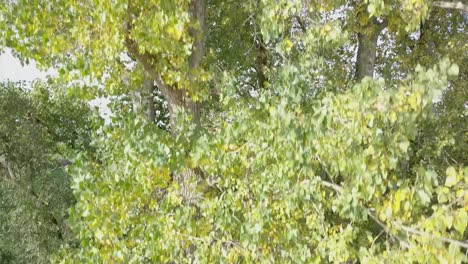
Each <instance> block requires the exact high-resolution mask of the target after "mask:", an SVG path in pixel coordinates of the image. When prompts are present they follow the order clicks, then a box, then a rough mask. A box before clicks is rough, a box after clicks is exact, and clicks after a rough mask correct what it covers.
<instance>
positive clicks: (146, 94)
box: [142, 79, 156, 123]
mask: <svg viewBox="0 0 468 264" xmlns="http://www.w3.org/2000/svg"><path fill="white" fill-rule="evenodd" d="M142 97H143V100H144V103H143V104H144V106H145V108H144V109H145V120H146V121H148V122H150V123H153V122H155V121H156V110H155V109H154V82H153V80H151V79H147V80H144V81H143V94H142Z"/></svg>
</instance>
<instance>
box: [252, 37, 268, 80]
mask: <svg viewBox="0 0 468 264" xmlns="http://www.w3.org/2000/svg"><path fill="white" fill-rule="evenodd" d="M255 47H256V51H257V54H256V56H255V71H256V73H257V82H258V83H257V87H258V88H259V89H262V88H263V87H265V82H266V81H267V77H266V75H265V70H266V67H267V63H268V61H267V50H266V48H265V42H264V41H263V36H262V34H260V33H258V34H257V39H256V40H255Z"/></svg>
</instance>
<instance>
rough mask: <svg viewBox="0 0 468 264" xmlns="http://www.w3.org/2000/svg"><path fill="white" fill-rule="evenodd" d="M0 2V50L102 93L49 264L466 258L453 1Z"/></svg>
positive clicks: (463, 14) (463, 65) (463, 54)
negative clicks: (104, 109)
mask: <svg viewBox="0 0 468 264" xmlns="http://www.w3.org/2000/svg"><path fill="white" fill-rule="evenodd" d="M2 2H3V3H5V5H3V6H2V7H0V36H2V38H0V47H2V46H1V45H3V46H5V47H9V48H12V49H13V50H14V52H15V54H16V55H17V57H18V58H20V59H22V60H24V61H28V60H30V59H34V60H36V61H37V62H38V63H39V65H41V66H43V67H58V68H59V72H60V77H59V79H60V81H68V82H72V83H74V87H78V89H71V94H75V95H76V94H77V95H81V96H83V97H85V98H90V97H91V98H92V97H94V96H103V95H104V96H111V97H112V100H113V103H112V104H111V106H110V108H111V110H112V112H113V117H112V119H111V120H108V122H106V123H105V124H103V123H102V122H100V121H97V122H95V124H102V126H101V127H100V129H99V130H96V131H95V132H93V134H92V135H91V139H90V142H86V143H81V142H80V143H79V146H76V145H73V147H72V148H73V149H77V150H80V152H79V154H78V155H77V158H76V162H75V163H74V164H73V166H71V167H70V170H69V171H70V173H71V175H72V179H71V181H70V186H71V188H72V189H73V192H74V197H75V199H76V202H75V203H74V204H73V205H72V207H71V209H70V215H69V219H68V221H69V226H70V228H71V230H72V232H73V236H74V239H70V240H64V241H62V242H61V245H62V247H61V249H60V250H59V251H57V252H55V254H54V255H53V256H52V255H50V256H51V257H52V260H53V261H54V262H58V263H218V262H219V263H329V262H330V263H381V262H385V263H386V262H392V263H393V262H396V263H439V262H441V263H462V262H467V261H468V258H467V255H468V231H467V230H468V229H467V226H468V170H467V167H465V165H466V159H467V158H466V154H465V152H466V149H467V142H466V136H467V131H468V129H467V122H466V114H467V96H466V85H467V74H468V72H467V69H468V65H467V63H468V60H467V53H468V46H467V45H468V44H467V43H468V41H467V40H468V34H467V33H466V23H467V21H468V14H467V13H468V7H467V6H466V5H465V4H463V3H461V2H458V3H455V2H444V1H429V0H414V1H405V0H391V1H383V0H368V1H367V0H366V1H346V0H334V1H314V0H312V1H290V0H279V1H278V0H275V1H273V0H249V1H231V0H151V1H143V0H133V1H132V0H130V1H128V0H126V1H85V2H76V1H69V0H58V1H41V0H36V1H25V0H18V1H6V0H3V1H2ZM26 18H28V19H29V20H28V22H27V23H24V21H22V20H23V19H26ZM75 80H80V81H82V82H78V84H77V82H74V81H75ZM20 97H21V96H20ZM20 97H19V98H20ZM129 99H131V100H129ZM12 100H13V99H12ZM67 102H68V101H67ZM13 105H16V104H13ZM44 105H45V104H44ZM52 105H53V104H52ZM70 105H72V104H71V103H70ZM45 108H47V107H45ZM40 109H42V108H40ZM67 109H69V108H64V110H63V111H64V113H63V114H64V115H65V116H67V115H68V113H69V111H68V110H67ZM11 111H12V110H7V111H5V113H7V112H11ZM52 112H53V111H52ZM71 112H73V111H71ZM74 113H76V112H74ZM0 114H1V113H0ZM48 115H50V114H47V115H46V117H45V118H48ZM51 116H53V115H51ZM78 116H82V115H78ZM73 117H76V116H75V115H73ZM51 120H53V118H52V117H51ZM51 122H54V121H51ZM87 126H89V124H86V125H85V124H83V123H82V122H81V121H80V122H78V123H68V124H64V126H63V127H62V126H61V125H59V124H57V123H53V124H52V127H58V128H61V129H63V131H60V133H58V134H60V135H63V138H54V139H53V140H50V141H41V144H45V146H44V147H41V148H45V149H47V147H50V145H54V144H52V143H51V142H63V141H64V139H69V137H68V135H69V131H80V129H84V131H88V130H87V129H85V128H86V127H87ZM11 127H14V125H6V126H5V128H6V129H11ZM68 129H70V130H68ZM31 136H32V135H25V137H27V138H28V137H31ZM7 138H8V139H9V140H10V137H7ZM80 138H82V137H81V136H80ZM83 138H86V137H83ZM18 140H20V141H21V139H18ZM73 142H74V141H73ZM88 143H89V144H88ZM18 146H19V148H18V150H15V151H14V152H12V153H21V152H22V151H23V149H25V151H27V152H28V153H30V152H31V153H32V150H28V149H26V148H23V147H20V145H18ZM34 149H37V148H34ZM28 160H32V159H31V158H28ZM34 164H35V163H34ZM68 205H69V203H67V206H68ZM16 206H17V207H18V206H19V205H16ZM60 208H66V206H65V207H60ZM45 210H47V209H45ZM0 217H1V215H0ZM26 236H27V235H23V237H26ZM47 241H49V242H50V241H52V240H51V239H48V240H47ZM54 243H55V242H54ZM7 244H9V246H10V247H11V246H13V247H14V244H15V242H13V241H10V242H7ZM3 247H5V246H3ZM54 247H55V248H56V247H57V246H54ZM1 248H2V244H0V249H1ZM7 248H8V247H7Z"/></svg>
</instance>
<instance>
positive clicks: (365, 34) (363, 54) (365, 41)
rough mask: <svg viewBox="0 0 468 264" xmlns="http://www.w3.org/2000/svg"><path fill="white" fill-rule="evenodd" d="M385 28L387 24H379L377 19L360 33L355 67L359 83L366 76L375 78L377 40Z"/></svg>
mask: <svg viewBox="0 0 468 264" xmlns="http://www.w3.org/2000/svg"><path fill="white" fill-rule="evenodd" d="M385 27H386V22H381V23H379V22H377V20H376V19H372V20H371V22H370V24H369V25H368V26H367V27H366V28H365V29H364V30H362V31H361V32H358V40H359V44H358V52H357V58H356V66H355V69H356V74H355V79H356V80H358V81H359V80H361V79H362V78H364V77H366V76H368V77H371V78H373V77H374V69H375V59H376V57H377V40H378V38H379V35H380V33H381V32H382V30H383V29H384V28H385Z"/></svg>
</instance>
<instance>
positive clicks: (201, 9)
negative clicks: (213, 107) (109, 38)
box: [125, 0, 206, 133]
mask: <svg viewBox="0 0 468 264" xmlns="http://www.w3.org/2000/svg"><path fill="white" fill-rule="evenodd" d="M130 10H131V6H129V12H130ZM205 10H206V0H192V2H191V4H190V15H191V19H192V24H193V25H195V26H194V27H193V28H191V29H190V31H189V33H190V35H191V36H192V37H193V40H194V42H193V46H192V54H191V55H190V57H189V61H188V63H189V72H188V73H187V77H188V78H189V81H190V82H191V84H192V85H194V84H195V82H197V80H196V78H194V76H193V75H192V74H191V73H192V72H194V71H196V70H197V69H198V68H199V67H200V64H201V62H202V59H203V56H204V48H205V46H204V35H205V34H204V31H205ZM129 17H131V15H129ZM131 30H132V21H131V19H129V21H128V22H127V31H126V37H125V45H126V47H127V48H128V51H129V52H130V54H131V55H132V56H134V57H135V58H136V59H137V60H138V61H139V62H140V63H141V64H142V65H143V67H144V69H145V71H146V72H147V73H148V74H149V75H150V76H151V78H152V79H153V80H154V83H155V84H156V86H157V87H158V89H159V90H160V91H161V93H162V94H163V96H164V98H165V99H166V100H167V102H168V104H169V110H170V118H171V130H172V131H173V133H177V132H176V127H175V124H176V115H175V112H176V111H177V110H182V111H185V112H186V113H187V114H189V115H191V116H192V122H193V123H194V124H196V125H197V126H199V125H200V112H201V107H200V103H198V102H195V101H193V100H192V99H191V98H190V96H189V95H188V93H187V89H177V88H175V87H171V86H169V85H167V84H166V83H164V81H163V80H162V79H161V75H160V73H159V72H157V71H156V70H155V69H154V66H153V61H154V60H156V59H157V58H154V56H153V55H152V54H148V53H141V52H140V49H139V47H138V43H136V42H135V41H133V40H132V39H131V38H130V32H131Z"/></svg>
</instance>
